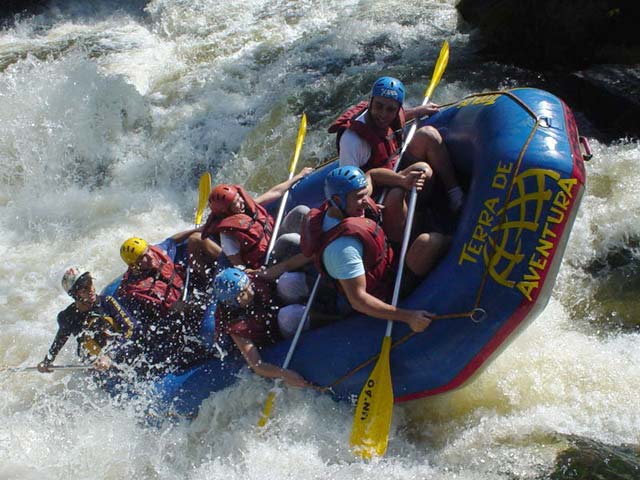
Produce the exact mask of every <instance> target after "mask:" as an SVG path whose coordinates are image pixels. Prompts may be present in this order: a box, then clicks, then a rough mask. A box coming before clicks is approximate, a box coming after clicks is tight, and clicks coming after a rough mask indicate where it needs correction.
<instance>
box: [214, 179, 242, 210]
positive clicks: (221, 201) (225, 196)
mask: <svg viewBox="0 0 640 480" xmlns="http://www.w3.org/2000/svg"><path fill="white" fill-rule="evenodd" d="M237 195H238V189H237V188H236V187H234V186H233V185H227V184H226V183H221V184H220V185H216V186H215V187H214V188H213V190H211V193H210V194H209V208H210V209H211V212H213V214H214V215H217V216H224V215H227V214H228V213H229V208H230V207H231V205H232V204H233V202H234V201H235V199H236V196H237Z"/></svg>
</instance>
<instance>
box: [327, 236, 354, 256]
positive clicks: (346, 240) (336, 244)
mask: <svg viewBox="0 0 640 480" xmlns="http://www.w3.org/2000/svg"><path fill="white" fill-rule="evenodd" d="M358 254H359V255H360V256H362V242H361V241H360V240H358V239H357V238H355V237H353V236H351V235H344V236H342V237H338V238H336V239H335V240H333V241H332V242H330V243H329V244H328V245H327V247H326V248H325V255H327V256H330V257H333V258H334V259H345V258H351V257H353V256H354V255H358Z"/></svg>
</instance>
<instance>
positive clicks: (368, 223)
mask: <svg viewBox="0 0 640 480" xmlns="http://www.w3.org/2000/svg"><path fill="white" fill-rule="evenodd" d="M367 203H368V205H367V207H366V208H365V216H364V217H347V218H345V219H343V220H342V221H341V222H340V223H339V224H337V225H336V226H335V227H333V228H331V229H330V230H328V231H326V232H325V231H323V228H322V223H323V220H324V216H325V214H326V212H327V210H328V209H329V208H330V205H329V202H324V203H323V204H322V206H321V207H320V209H316V208H314V209H313V210H311V211H310V212H309V214H308V215H307V217H306V218H305V222H304V224H303V226H302V236H301V239H300V246H301V249H302V253H303V254H304V255H305V256H307V257H312V258H313V261H314V263H315V265H316V268H317V269H318V271H320V272H322V273H323V274H325V275H326V274H327V272H326V270H325V268H324V265H323V263H322V254H323V252H324V250H325V248H327V245H329V244H330V243H331V242H332V241H334V240H335V239H337V238H339V237H343V236H352V237H355V238H356V239H358V240H359V241H360V242H361V243H362V247H363V259H362V260H363V263H364V269H365V272H366V273H365V276H366V281H367V293H369V294H371V295H373V296H374V297H377V298H379V299H381V300H384V301H387V300H388V299H389V298H390V297H391V294H392V292H393V281H394V278H395V276H394V274H393V273H394V271H395V264H394V261H393V260H394V257H393V249H392V248H391V246H390V245H389V242H388V241H387V236H386V235H385V233H384V230H383V229H382V221H381V217H382V216H381V212H380V209H379V208H378V206H377V205H376V204H375V203H374V202H373V200H371V198H368V200H367ZM338 285H339V283H338Z"/></svg>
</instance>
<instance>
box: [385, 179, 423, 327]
mask: <svg viewBox="0 0 640 480" xmlns="http://www.w3.org/2000/svg"><path fill="white" fill-rule="evenodd" d="M417 199H418V191H417V190H416V187H415V186H413V187H412V188H411V196H410V197H409V207H408V212H407V220H406V223H405V224H404V233H403V236H402V247H401V249H400V260H399V263H398V273H397V275H396V282H395V284H394V286H393V296H392V297H391V305H393V306H394V307H395V306H396V305H398V299H399V297H400V287H401V286H402V274H403V273H404V261H405V259H406V257H407V250H408V249H409V239H410V237H411V228H412V226H413V217H414V213H415V210H416V203H417ZM392 328H393V321H392V320H389V321H388V322H387V331H386V333H385V334H384V336H385V337H390V336H391V329H392Z"/></svg>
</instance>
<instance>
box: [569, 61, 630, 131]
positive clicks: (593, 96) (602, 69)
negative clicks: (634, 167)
mask: <svg viewBox="0 0 640 480" xmlns="http://www.w3.org/2000/svg"><path fill="white" fill-rule="evenodd" d="M557 85H558V89H559V91H560V93H561V96H562V97H563V98H564V99H566V101H567V102H568V103H570V104H571V105H572V106H575V107H576V108H578V109H579V110H581V111H582V112H584V113H585V114H586V115H587V116H588V117H589V119H590V120H591V122H593V123H594V125H595V126H596V127H597V128H598V130H599V131H601V132H603V133H604V134H605V136H606V138H604V140H615V139H618V138H620V137H624V136H628V137H640V64H639V65H595V66H592V67H590V68H588V69H585V70H580V71H577V72H573V73H570V74H568V75H565V76H563V77H562V78H560V79H559V82H558V83H557Z"/></svg>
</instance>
